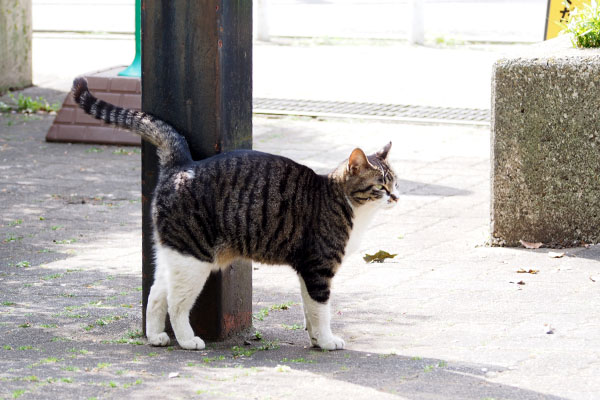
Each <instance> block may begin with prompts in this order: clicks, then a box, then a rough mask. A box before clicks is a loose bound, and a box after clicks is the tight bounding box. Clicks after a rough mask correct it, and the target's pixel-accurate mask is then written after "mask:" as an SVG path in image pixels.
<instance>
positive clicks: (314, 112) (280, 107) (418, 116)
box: [254, 98, 490, 125]
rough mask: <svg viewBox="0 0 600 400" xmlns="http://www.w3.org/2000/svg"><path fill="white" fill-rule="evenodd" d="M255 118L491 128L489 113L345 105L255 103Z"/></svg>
mask: <svg viewBox="0 0 600 400" xmlns="http://www.w3.org/2000/svg"><path fill="white" fill-rule="evenodd" d="M254 113H255V114H272V115H300V116H309V117H338V118H364V119H380V120H392V121H407V122H437V123H444V122H445V123H454V124H469V125H489V123H490V111H489V110H483V109H476V108H452V107H428V106H411V105H399V104H377V103H355V102H344V101H319V100H288V99H263V98H255V99H254Z"/></svg>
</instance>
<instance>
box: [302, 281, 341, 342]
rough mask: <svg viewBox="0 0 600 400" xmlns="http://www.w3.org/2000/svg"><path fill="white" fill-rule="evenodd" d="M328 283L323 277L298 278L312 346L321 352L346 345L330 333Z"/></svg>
mask: <svg viewBox="0 0 600 400" xmlns="http://www.w3.org/2000/svg"><path fill="white" fill-rule="evenodd" d="M330 283H331V279H330V278H326V277H323V276H318V275H308V276H306V277H300V293H301V295H302V303H303V306H304V317H305V320H306V328H307V330H308V335H309V337H310V341H311V343H312V345H313V346H318V347H320V348H322V349H323V350H341V349H343V348H344V347H345V346H346V343H345V342H344V340H343V339H342V338H340V337H338V336H335V335H334V334H333V332H332V331H331V307H330V304H329V294H330V290H329V285H330Z"/></svg>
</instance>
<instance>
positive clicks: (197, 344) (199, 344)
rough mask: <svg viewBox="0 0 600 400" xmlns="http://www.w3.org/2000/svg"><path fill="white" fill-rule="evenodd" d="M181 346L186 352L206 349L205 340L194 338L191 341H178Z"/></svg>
mask: <svg viewBox="0 0 600 400" xmlns="http://www.w3.org/2000/svg"><path fill="white" fill-rule="evenodd" d="M178 343H179V345H180V346H181V347H182V348H184V349H186V350H202V349H204V348H205V347H206V345H205V344H204V340H202V339H200V338H199V337H198V336H194V337H193V338H191V339H190V340H182V341H178Z"/></svg>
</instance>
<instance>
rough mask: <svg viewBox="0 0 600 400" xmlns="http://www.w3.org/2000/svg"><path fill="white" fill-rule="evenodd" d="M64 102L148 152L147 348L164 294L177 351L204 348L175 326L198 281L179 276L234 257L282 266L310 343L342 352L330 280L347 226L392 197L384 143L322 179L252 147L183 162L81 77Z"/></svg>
mask: <svg viewBox="0 0 600 400" xmlns="http://www.w3.org/2000/svg"><path fill="white" fill-rule="evenodd" d="M73 96H74V98H75V101H77V103H78V104H79V105H80V106H81V108H82V109H83V110H84V111H86V112H87V113H89V114H90V115H92V116H94V117H95V118H98V119H102V120H104V121H105V122H107V123H110V124H113V125H116V126H119V127H122V128H125V129H129V130H132V131H133V132H136V133H138V134H140V135H141V137H142V138H143V139H144V140H147V141H149V142H151V143H153V144H154V145H155V146H157V148H158V153H159V156H160V173H159V178H158V183H157V186H156V189H155V192H154V197H153V202H152V217H153V222H154V230H155V242H156V248H157V252H158V253H159V254H160V257H158V258H157V264H158V265H157V268H158V270H157V274H156V277H155V284H154V286H153V288H152V290H151V294H150V300H149V306H148V307H149V308H148V310H149V312H150V311H152V310H155V311H152V312H155V313H156V316H155V317H152V318H151V317H150V316H148V317H147V321H150V322H149V325H148V326H147V331H149V333H148V338H149V341H150V343H152V344H155V345H165V344H166V343H168V340H167V337H166V336H165V335H164V332H162V329H164V323H163V321H161V318H160V316H161V315H164V314H165V313H166V309H165V307H166V304H167V298H169V299H170V300H169V301H168V303H169V304H168V307H169V314H170V318H171V321H172V322H173V321H176V323H173V326H181V328H180V332H179V333H178V332H177V329H175V334H176V336H177V339H178V341H179V342H180V344H181V345H182V346H183V347H185V346H188V347H185V348H193V349H198V348H202V347H203V346H204V342H203V341H202V340H201V339H200V338H195V337H193V334H191V333H190V332H191V328H189V326H186V324H185V323H184V322H182V321H183V320H184V319H185V318H187V317H186V316H187V314H186V313H189V309H186V307H187V306H186V307H183V308H182V306H181V304H188V303H190V299H189V297H190V296H192V297H193V298H195V296H197V294H198V293H199V292H200V290H201V289H202V286H203V285H204V282H188V279H183V280H182V279H181V278H180V277H181V276H187V275H188V274H187V273H186V272H185V268H186V266H185V265H186V264H187V265H189V268H199V269H205V272H202V273H199V274H196V275H194V276H205V275H207V274H206V271H207V269H206V268H208V269H210V268H212V269H214V268H219V267H222V266H226V265H229V264H230V263H231V262H232V261H233V260H235V259H238V258H243V259H251V260H255V261H259V262H262V263H267V264H288V265H290V266H291V267H292V268H293V269H294V270H295V271H296V272H297V273H298V276H299V277H300V282H301V287H302V288H303V298H304V303H305V315H306V318H307V327H309V335H310V337H311V341H312V342H313V344H316V345H318V346H321V347H323V348H329V349H336V348H342V347H343V346H344V344H343V340H341V339H339V338H337V337H335V336H333V335H332V334H331V329H330V328H329V320H330V318H329V316H328V315H329V314H328V313H329V308H328V307H329V306H328V300H329V297H330V288H331V280H332V278H333V277H334V275H335V274H336V272H337V270H338V268H339V266H340V265H341V263H342V260H343V259H344V256H345V255H346V253H347V250H348V245H349V243H351V245H352V247H355V246H356V244H357V242H358V238H359V237H360V234H361V233H363V232H356V231H354V230H353V228H354V226H355V225H356V226H361V228H362V229H363V230H364V229H365V227H366V226H368V222H369V219H370V218H371V217H372V215H373V212H374V211H376V210H377V209H379V208H384V207H388V206H391V205H393V204H395V203H396V201H397V199H398V197H397V196H398V192H397V187H396V179H395V175H394V173H393V171H392V169H391V168H390V166H389V164H388V163H387V161H386V160H387V156H388V152H389V150H390V146H391V143H389V144H388V145H386V146H385V147H384V148H383V149H382V150H381V151H380V152H378V153H375V154H373V155H370V156H367V155H365V153H364V152H363V151H362V150H361V149H355V150H354V151H353V152H352V153H351V154H350V157H349V158H348V159H347V160H345V161H343V162H342V163H341V164H340V165H339V166H338V167H337V168H336V169H335V170H334V171H333V172H332V173H330V174H328V175H318V174H316V173H315V172H314V171H313V170H311V169H310V168H308V167H306V166H303V165H300V164H298V163H296V162H294V161H292V160H290V159H288V158H285V157H280V156H276V155H272V154H266V153H262V152H258V151H252V150H239V151H231V152H228V153H224V154H219V155H216V156H213V157H211V158H208V159H204V160H201V161H192V159H191V156H190V152H189V149H188V146H187V143H186V141H185V139H184V138H183V137H182V136H181V135H179V134H178V133H177V132H176V131H175V130H174V129H173V128H172V127H171V126H170V125H168V124H166V123H165V122H163V121H161V120H159V119H157V118H155V117H153V116H151V115H148V114H146V113H143V112H138V111H132V110H127V109H123V108H120V107H116V106H114V105H112V104H109V103H106V102H104V101H102V100H98V99H96V98H95V97H94V96H93V95H92V94H91V93H90V92H89V91H88V89H87V83H86V81H85V80H83V79H76V80H75V82H74V85H73ZM351 239H352V240H351ZM174 254H175V255H174ZM169 260H171V261H169ZM182 260H196V261H194V262H191V261H190V262H185V261H182ZM192 264H193V265H196V267H192ZM169 268H171V269H169ZM175 268H178V270H177V271H175ZM182 268H183V269H182ZM189 285H196V288H195V289H194V290H192V288H191V287H190V286H189ZM173 291H181V292H182V293H185V296H184V295H183V294H182V295H181V296H183V297H185V298H183V297H182V298H180V299H179V300H177V299H178V297H177V293H173ZM306 296H309V298H308V297H306ZM191 304H193V302H191ZM190 307H191V305H190ZM172 313H175V314H177V315H171V314H172ZM163 319H164V318H163ZM323 324H326V325H327V326H325V325H323ZM190 335H192V336H190ZM184 344H185V345H184Z"/></svg>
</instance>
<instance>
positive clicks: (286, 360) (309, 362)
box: [281, 357, 315, 364]
mask: <svg viewBox="0 0 600 400" xmlns="http://www.w3.org/2000/svg"><path fill="white" fill-rule="evenodd" d="M281 362H291V363H302V364H313V363H314V362H315V360H307V359H306V358H304V357H300V358H292V359H288V358H283V359H282V360H281Z"/></svg>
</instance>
